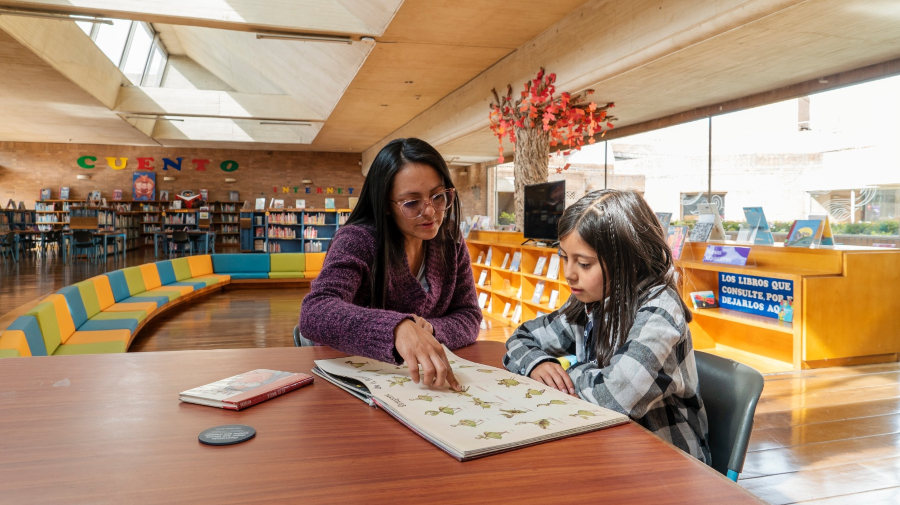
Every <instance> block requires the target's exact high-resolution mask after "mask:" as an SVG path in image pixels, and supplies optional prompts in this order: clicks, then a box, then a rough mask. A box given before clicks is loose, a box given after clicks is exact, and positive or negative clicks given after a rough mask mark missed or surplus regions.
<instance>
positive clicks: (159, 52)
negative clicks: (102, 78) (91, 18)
mask: <svg viewBox="0 0 900 505" xmlns="http://www.w3.org/2000/svg"><path fill="white" fill-rule="evenodd" d="M112 22H113V24H111V25H107V24H101V23H89V22H85V21H76V24H77V25H78V27H79V28H81V30H82V31H84V33H85V34H86V35H87V36H89V37H90V38H91V39H92V40H93V41H94V42H95V43H96V44H97V47H99V48H100V50H101V51H103V54H105V55H106V56H107V58H109V59H110V61H112V62H113V63H114V64H115V65H116V66H117V67H119V69H120V70H122V72H123V73H124V74H125V76H126V77H128V80H129V81H131V83H132V84H134V85H135V86H152V87H158V86H159V84H160V82H161V81H162V77H163V72H164V71H165V68H166V63H167V62H168V59H169V53H168V52H167V51H166V48H165V46H164V45H163V43H162V41H160V40H159V35H157V34H156V32H155V31H154V30H153V27H152V26H151V25H150V24H149V23H144V22H141V21H129V20H125V19H113V20H112Z"/></svg>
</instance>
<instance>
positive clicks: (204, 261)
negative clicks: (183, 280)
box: [187, 254, 213, 277]
mask: <svg viewBox="0 0 900 505" xmlns="http://www.w3.org/2000/svg"><path fill="white" fill-rule="evenodd" d="M187 260H188V265H189V266H190V267H191V277H203V276H204V275H209V274H211V273H213V264H212V258H210V257H209V255H208V254H201V255H199V256H189V257H188V259H187Z"/></svg>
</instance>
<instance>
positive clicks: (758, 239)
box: [737, 207, 775, 245]
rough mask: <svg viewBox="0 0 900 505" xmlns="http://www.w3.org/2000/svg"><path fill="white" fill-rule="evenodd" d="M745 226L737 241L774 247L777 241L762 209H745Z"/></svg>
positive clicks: (739, 232)
mask: <svg viewBox="0 0 900 505" xmlns="http://www.w3.org/2000/svg"><path fill="white" fill-rule="evenodd" d="M744 218H745V219H746V220H747V222H746V223H745V224H741V228H740V231H738V236H737V241H738V242H748V243H751V244H756V245H772V244H774V243H775V239H774V238H773V237H772V230H771V229H770V228H769V222H768V221H767V220H766V215H765V213H764V212H763V209H762V207H744Z"/></svg>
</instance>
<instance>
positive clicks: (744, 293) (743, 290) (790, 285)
mask: <svg viewBox="0 0 900 505" xmlns="http://www.w3.org/2000/svg"><path fill="white" fill-rule="evenodd" d="M793 298H794V282H793V281H788V280H784V279H775V278H771V277H756V276H754V275H741V274H730V273H726V272H719V306H720V307H722V308H725V309H731V310H739V311H741V312H748V313H750V314H757V315H760V316H766V317H771V318H774V319H778V313H779V312H781V302H782V300H793Z"/></svg>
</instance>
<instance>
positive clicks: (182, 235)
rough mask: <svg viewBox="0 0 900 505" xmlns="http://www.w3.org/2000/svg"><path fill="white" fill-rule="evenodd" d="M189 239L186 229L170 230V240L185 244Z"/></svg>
mask: <svg viewBox="0 0 900 505" xmlns="http://www.w3.org/2000/svg"><path fill="white" fill-rule="evenodd" d="M190 241H191V236H190V235H188V232H186V231H175V232H172V242H177V243H179V244H185V243H187V242H190Z"/></svg>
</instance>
